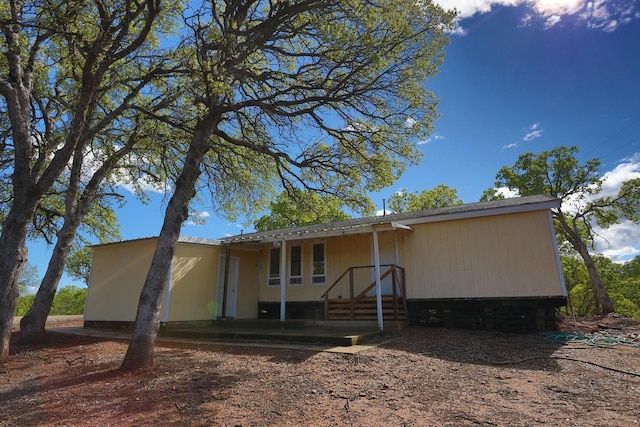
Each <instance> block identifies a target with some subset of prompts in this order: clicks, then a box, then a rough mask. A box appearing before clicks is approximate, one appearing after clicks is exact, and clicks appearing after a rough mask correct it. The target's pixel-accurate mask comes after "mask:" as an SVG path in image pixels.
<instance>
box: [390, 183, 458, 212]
mask: <svg viewBox="0 0 640 427" xmlns="http://www.w3.org/2000/svg"><path fill="white" fill-rule="evenodd" d="M462 203H463V202H462V200H461V199H460V198H458V191H457V190H456V189H455V188H451V187H449V186H447V185H444V184H440V185H437V186H435V187H433V188H432V189H431V190H423V191H422V192H420V193H418V192H414V193H408V192H407V191H406V190H405V189H403V190H401V191H399V192H396V193H394V194H393V195H392V196H391V197H390V198H389V209H391V210H392V211H393V212H412V211H421V210H426V209H437V208H444V207H447V206H456V205H461V204H462Z"/></svg>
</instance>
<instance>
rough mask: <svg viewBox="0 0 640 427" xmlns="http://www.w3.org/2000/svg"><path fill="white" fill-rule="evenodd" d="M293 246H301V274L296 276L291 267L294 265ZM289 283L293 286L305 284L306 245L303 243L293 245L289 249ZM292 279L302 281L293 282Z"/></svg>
mask: <svg viewBox="0 0 640 427" xmlns="http://www.w3.org/2000/svg"><path fill="white" fill-rule="evenodd" d="M293 248H300V275H299V276H294V275H293V273H292V272H291V268H292V267H293V259H291V257H292V256H293ZM288 276H289V277H288V279H289V280H287V284H288V285H289V286H293V287H300V286H304V246H303V245H302V244H299V245H291V247H290V250H289V274H288ZM292 279H300V283H291V280H292Z"/></svg>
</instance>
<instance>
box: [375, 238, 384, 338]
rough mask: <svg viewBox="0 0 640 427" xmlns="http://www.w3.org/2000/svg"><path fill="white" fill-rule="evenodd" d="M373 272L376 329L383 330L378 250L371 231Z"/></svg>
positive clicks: (376, 239)
mask: <svg viewBox="0 0 640 427" xmlns="http://www.w3.org/2000/svg"><path fill="white" fill-rule="evenodd" d="M373 261H374V265H373V271H374V275H375V277H376V309H377V312H378V328H379V329H380V330H381V331H382V330H384V322H383V319H382V284H381V283H380V248H379V247H378V232H377V231H376V229H375V228H374V229H373Z"/></svg>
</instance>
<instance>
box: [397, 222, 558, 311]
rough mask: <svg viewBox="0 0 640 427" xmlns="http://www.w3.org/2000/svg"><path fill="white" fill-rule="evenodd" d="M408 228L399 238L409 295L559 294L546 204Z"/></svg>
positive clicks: (426, 296)
mask: <svg viewBox="0 0 640 427" xmlns="http://www.w3.org/2000/svg"><path fill="white" fill-rule="evenodd" d="M412 228H413V230H414V231H413V233H410V234H407V235H406V237H405V238H404V239H403V240H404V241H402V242H401V244H400V264H401V265H402V266H404V267H405V268H406V273H407V297H408V298H409V299H412V298H416V299H419V298H425V299H429V298H505V297H546V296H562V295H563V288H562V279H561V276H560V273H559V270H558V266H557V262H556V255H555V254H556V252H555V251H556V248H555V247H554V239H553V237H552V236H553V235H552V234H551V233H553V231H552V230H551V226H550V222H549V217H548V211H546V210H545V211H533V212H525V213H518V214H510V215H500V216H491V217H481V218H472V219H464V220H457V221H445V222H437V223H428V224H418V225H414V226H412Z"/></svg>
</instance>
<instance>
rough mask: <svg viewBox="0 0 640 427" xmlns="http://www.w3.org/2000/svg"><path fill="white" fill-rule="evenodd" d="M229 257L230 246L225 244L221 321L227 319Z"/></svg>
mask: <svg viewBox="0 0 640 427" xmlns="http://www.w3.org/2000/svg"><path fill="white" fill-rule="evenodd" d="M230 255H231V246H230V245H229V244H228V243H227V247H226V248H225V255H224V257H225V258H224V281H223V285H222V316H221V317H222V319H223V320H224V319H226V318H227V292H228V286H229V258H231V257H230Z"/></svg>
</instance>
